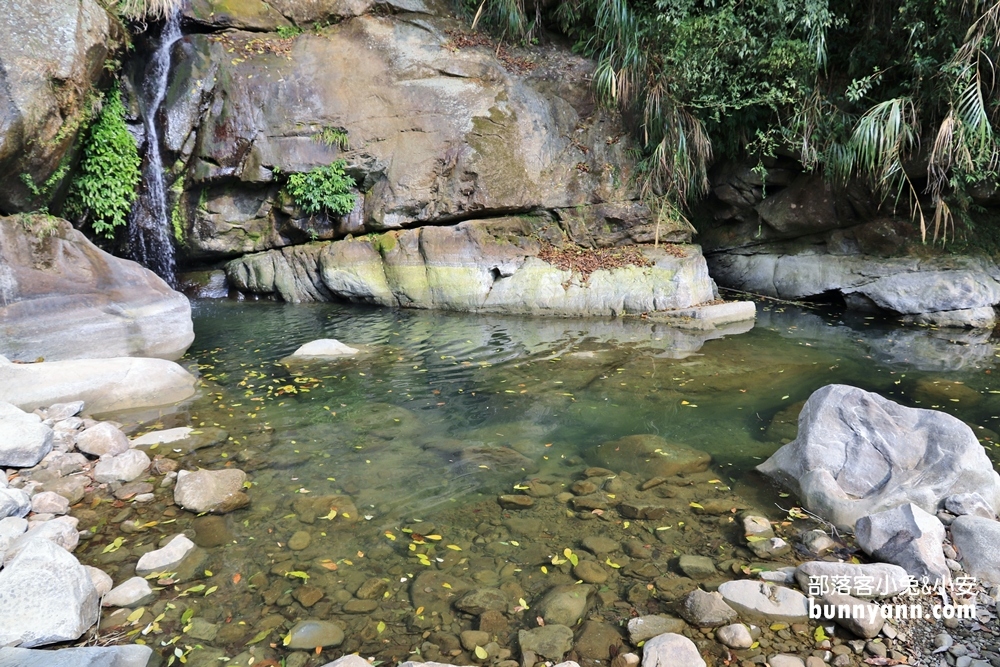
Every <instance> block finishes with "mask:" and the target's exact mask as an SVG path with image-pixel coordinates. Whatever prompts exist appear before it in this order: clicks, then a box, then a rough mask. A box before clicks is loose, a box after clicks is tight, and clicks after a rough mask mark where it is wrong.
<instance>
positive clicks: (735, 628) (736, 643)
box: [715, 623, 753, 650]
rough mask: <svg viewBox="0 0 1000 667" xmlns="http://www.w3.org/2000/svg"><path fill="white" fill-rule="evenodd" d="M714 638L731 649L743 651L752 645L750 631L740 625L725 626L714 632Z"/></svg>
mask: <svg viewBox="0 0 1000 667" xmlns="http://www.w3.org/2000/svg"><path fill="white" fill-rule="evenodd" d="M715 638H716V639H718V640H719V641H720V642H722V643H723V644H725V645H726V646H728V647H729V648H732V649H737V650H739V649H745V648H750V647H751V646H752V645H753V637H752V636H751V635H750V629H749V628H747V626H745V625H743V624H742V623H733V624H732V625H726V626H723V627H721V628H719V629H718V630H716V631H715Z"/></svg>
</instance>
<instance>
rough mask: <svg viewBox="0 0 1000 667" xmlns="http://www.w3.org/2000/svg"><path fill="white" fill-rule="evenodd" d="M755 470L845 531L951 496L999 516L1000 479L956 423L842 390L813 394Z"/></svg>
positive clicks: (973, 438) (834, 387) (858, 391)
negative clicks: (979, 501) (977, 498)
mask: <svg viewBox="0 0 1000 667" xmlns="http://www.w3.org/2000/svg"><path fill="white" fill-rule="evenodd" d="M757 470H759V471H760V472H762V473H764V474H765V475H768V476H769V477H771V478H773V479H774V480H775V481H777V482H778V483H779V484H781V485H782V486H784V487H786V488H788V489H790V490H791V491H793V492H794V493H795V494H796V495H797V496H799V498H800V500H801V502H802V503H803V505H804V506H805V507H806V508H808V509H809V510H810V511H812V512H814V513H816V514H818V515H819V516H821V517H823V518H824V519H826V520H828V521H830V522H831V523H833V524H835V525H836V526H838V527H840V528H845V529H851V528H853V526H854V524H855V522H856V521H857V520H858V519H859V518H861V517H862V516H865V515H869V514H875V513H877V512H881V511H884V510H888V509H892V508H894V507H898V506H900V505H902V504H904V503H914V504H915V505H917V506H919V507H921V508H923V509H925V510H926V511H928V512H936V511H937V509H938V507H939V506H940V504H941V502H942V501H943V500H944V499H945V498H946V497H948V496H951V495H953V494H958V493H970V492H977V493H979V494H980V495H981V496H982V497H983V498H984V499H985V500H986V501H987V502H988V503H989V504H990V506H991V507H993V508H994V510H997V509H1000V475H998V474H997V472H996V471H994V470H993V465H992V464H991V463H990V460H989V458H988V457H987V456H986V453H985V451H984V450H983V447H982V445H980V444H979V441H978V440H977V439H976V436H975V435H974V434H973V432H972V429H970V428H969V427H968V426H967V425H966V424H965V423H964V422H962V421H960V420H958V419H956V418H955V417H952V416H951V415H948V414H945V413H943V412H936V411H934V410H922V409H917V408H907V407H903V406H901V405H899V404H898V403H894V402H893V401H890V400H888V399H885V398H882V397H881V396H879V395H877V394H873V393H870V392H867V391H864V390H862V389H858V388H856V387H850V386H847V385H836V384H834V385H827V386H826V387H823V388H821V389H818V390H816V391H815V392H814V393H813V394H812V396H810V397H809V400H808V401H806V404H805V407H803V409H802V413H801V414H800V415H799V430H798V437H797V438H796V439H795V440H793V441H792V442H790V443H788V444H787V445H785V446H783V447H782V448H781V449H779V450H778V451H777V452H775V453H774V455H773V456H771V458H769V459H768V460H767V461H765V462H764V463H762V464H761V465H759V466H757Z"/></svg>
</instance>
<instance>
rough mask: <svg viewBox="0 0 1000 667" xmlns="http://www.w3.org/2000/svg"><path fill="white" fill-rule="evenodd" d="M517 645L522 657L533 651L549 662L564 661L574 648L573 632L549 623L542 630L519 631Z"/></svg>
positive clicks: (563, 626) (562, 626)
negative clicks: (565, 656) (564, 657)
mask: <svg viewBox="0 0 1000 667" xmlns="http://www.w3.org/2000/svg"><path fill="white" fill-rule="evenodd" d="M517 643H518V646H520V647H521V653H522V655H523V654H524V653H525V652H526V651H531V652H532V653H534V654H536V655H539V656H542V657H543V658H548V659H549V660H562V657H563V656H564V655H566V654H567V653H569V651H570V649H571V648H573V631H572V630H570V629H569V628H568V627H566V626H565V625H560V624H556V623H547V624H545V625H543V626H542V627H540V628H531V629H530V630H520V631H518V633H517Z"/></svg>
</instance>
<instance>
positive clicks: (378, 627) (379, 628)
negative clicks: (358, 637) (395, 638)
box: [375, 621, 385, 634]
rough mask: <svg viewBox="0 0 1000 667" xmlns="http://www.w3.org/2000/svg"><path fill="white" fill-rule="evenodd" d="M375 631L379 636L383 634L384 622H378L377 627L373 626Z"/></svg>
mask: <svg viewBox="0 0 1000 667" xmlns="http://www.w3.org/2000/svg"><path fill="white" fill-rule="evenodd" d="M375 629H376V630H377V631H378V633H379V634H382V633H383V632H385V621H379V622H378V625H376V626H375Z"/></svg>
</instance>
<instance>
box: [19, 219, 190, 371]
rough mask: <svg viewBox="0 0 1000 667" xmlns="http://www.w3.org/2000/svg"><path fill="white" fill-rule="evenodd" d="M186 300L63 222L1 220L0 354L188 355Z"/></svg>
mask: <svg viewBox="0 0 1000 667" xmlns="http://www.w3.org/2000/svg"><path fill="white" fill-rule="evenodd" d="M192 340H194V331H193V329H192V324H191V305H190V304H189V303H188V300H187V298H186V297H185V296H184V295H183V294H180V293H178V292H175V291H173V290H172V289H170V287H169V286H168V285H167V284H166V283H165V282H163V281H162V280H160V278H158V277H157V276H156V275H155V274H154V273H153V272H152V271H149V270H147V269H144V268H142V267H141V266H139V265H138V264H136V263H134V262H130V261H127V260H124V259H118V258H117V257H112V256H111V255H109V254H107V253H106V252H104V251H102V250H100V249H98V248H97V247H96V246H94V245H93V244H92V243H91V242H90V241H88V240H87V239H86V238H85V237H84V236H83V234H81V233H80V232H78V231H76V230H75V229H73V228H72V227H71V226H70V225H69V223H67V222H66V221H65V220H60V219H58V218H50V217H45V216H34V217H31V216H12V217H8V218H0V355H3V356H5V357H7V358H9V359H11V360H16V361H34V360H35V359H36V358H38V357H44V358H45V359H46V360H47V361H56V360H60V359H84V358H103V357H119V356H120V357H126V356H137V357H162V358H166V359H176V358H178V357H180V356H181V355H182V354H184V351H185V350H187V348H188V346H189V345H190V344H191V341H192Z"/></svg>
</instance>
